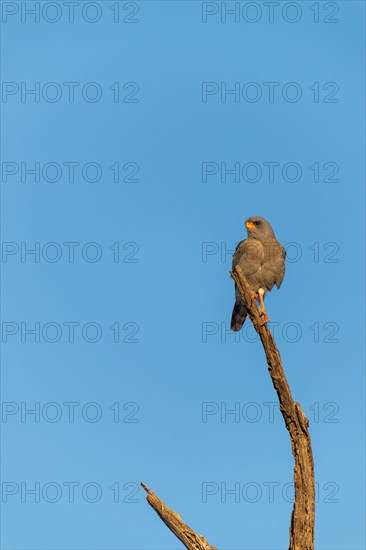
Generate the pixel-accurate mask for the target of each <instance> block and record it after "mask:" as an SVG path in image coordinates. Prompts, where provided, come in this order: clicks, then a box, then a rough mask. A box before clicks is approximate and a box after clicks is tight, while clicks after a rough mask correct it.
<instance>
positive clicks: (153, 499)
mask: <svg viewBox="0 0 366 550" xmlns="http://www.w3.org/2000/svg"><path fill="white" fill-rule="evenodd" d="M231 276H232V277H233V279H234V280H235V282H236V285H237V287H238V289H239V291H240V294H241V297H242V298H243V300H244V302H245V304H246V306H247V310H248V316H249V318H250V320H251V321H252V323H253V325H254V328H255V330H256V331H257V333H258V334H259V337H260V339H261V342H262V345H263V348H264V351H265V354H266V358H267V364H268V371H269V374H270V376H271V378H272V382H273V386H274V388H275V390H276V392H277V395H278V399H279V402H280V410H281V413H282V416H283V418H284V421H285V425H286V428H287V430H288V431H289V433H290V439H291V447H292V454H293V456H294V459H295V467H294V485H295V502H294V508H293V511H292V516H291V524H290V546H289V550H314V521H315V481H314V462H313V454H312V450H311V440H310V434H309V430H308V426H309V421H308V419H307V418H306V416H305V415H304V413H303V411H302V409H301V407H300V405H299V403H296V402H295V401H294V400H293V397H292V395H291V390H290V386H289V385H288V382H287V379H286V375H285V372H284V370H283V367H282V362H281V356H280V353H279V351H278V349H277V346H276V344H275V342H274V339H273V336H272V333H271V332H270V330H269V329H268V326H267V324H266V323H265V322H264V316H263V315H262V313H261V312H260V311H259V309H258V306H257V304H256V301H255V298H254V297H253V295H252V292H251V290H250V288H249V285H248V282H247V280H246V279H245V277H244V274H243V272H242V270H241V269H240V267H239V266H236V267H235V268H234V270H233V272H232V273H231ZM141 485H142V487H143V488H144V489H145V491H146V492H147V497H146V499H147V501H148V503H149V504H150V506H152V508H153V509H154V510H155V512H156V513H157V514H158V515H159V517H160V518H161V519H162V520H163V522H164V523H165V525H166V526H167V527H169V529H170V530H171V531H172V532H173V533H174V534H175V536H176V537H177V538H178V539H179V540H180V541H181V542H182V543H183V544H184V546H185V547H186V548H188V550H217V549H216V548H215V547H214V546H211V545H210V544H209V543H208V542H207V541H206V539H205V538H203V537H202V536H201V535H197V534H196V533H195V532H194V531H193V530H192V529H191V528H190V527H188V525H187V524H186V523H184V521H183V520H182V518H181V517H180V515H179V514H177V512H174V510H171V509H170V508H168V507H167V506H166V505H165V504H164V502H163V501H162V500H160V498H159V497H158V496H157V495H156V494H155V493H153V492H152V491H151V490H150V489H149V488H148V487H146V485H144V484H143V483H141Z"/></svg>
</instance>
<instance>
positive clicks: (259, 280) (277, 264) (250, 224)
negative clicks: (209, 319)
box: [231, 216, 286, 331]
mask: <svg viewBox="0 0 366 550" xmlns="http://www.w3.org/2000/svg"><path fill="white" fill-rule="evenodd" d="M244 225H245V227H246V229H247V232H248V238H247V239H245V240H243V241H241V242H240V243H239V244H238V245H237V247H236V249H235V252H234V255H233V264H232V265H233V269H234V268H235V266H237V265H238V266H239V267H240V268H241V269H242V271H243V273H244V276H245V278H246V279H247V281H248V284H249V287H250V289H251V291H252V296H253V298H256V299H258V300H259V302H260V305H261V310H262V316H263V320H264V322H265V323H267V322H268V321H269V320H270V319H269V317H268V315H267V312H266V308H265V306H264V295H265V294H266V292H268V291H270V290H271V289H272V288H273V286H274V285H276V286H277V288H280V286H281V284H282V281H283V278H284V276H285V257H286V251H285V249H284V248H283V246H282V245H281V244H280V243H279V242H278V241H277V239H276V236H275V234H274V231H273V229H272V226H271V224H270V223H269V222H268V221H267V220H266V219H265V218H262V217H261V216H252V217H250V218H248V219H247V220H246V221H245V224H244ZM246 317H247V308H246V305H245V302H244V301H243V299H242V297H241V294H240V292H239V289H238V288H237V286H236V285H235V304H234V308H233V313H232V317H231V330H233V331H238V330H240V329H241V328H242V326H243V325H244V322H245V319H246Z"/></svg>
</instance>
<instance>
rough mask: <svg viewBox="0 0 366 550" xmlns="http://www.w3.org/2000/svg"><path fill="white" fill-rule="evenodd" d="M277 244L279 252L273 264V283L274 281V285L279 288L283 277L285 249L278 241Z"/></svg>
mask: <svg viewBox="0 0 366 550" xmlns="http://www.w3.org/2000/svg"><path fill="white" fill-rule="evenodd" d="M278 245H279V247H280V248H279V253H278V255H277V256H276V261H275V264H276V279H275V283H276V287H277V288H280V286H281V285H282V281H283V278H284V276H285V269H286V267H285V258H286V250H285V249H284V248H283V246H281V245H280V243H278Z"/></svg>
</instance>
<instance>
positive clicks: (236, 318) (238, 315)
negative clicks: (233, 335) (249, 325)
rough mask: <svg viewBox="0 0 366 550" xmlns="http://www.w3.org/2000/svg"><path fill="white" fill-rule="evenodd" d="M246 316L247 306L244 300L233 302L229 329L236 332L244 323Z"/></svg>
mask: <svg viewBox="0 0 366 550" xmlns="http://www.w3.org/2000/svg"><path fill="white" fill-rule="evenodd" d="M246 317H247V308H246V306H245V304H244V302H242V301H241V302H235V305H234V309H233V314H232V316H231V327H230V328H231V330H234V331H235V332H237V331H238V330H240V329H241V327H242V326H243V325H244V323H245V319H246Z"/></svg>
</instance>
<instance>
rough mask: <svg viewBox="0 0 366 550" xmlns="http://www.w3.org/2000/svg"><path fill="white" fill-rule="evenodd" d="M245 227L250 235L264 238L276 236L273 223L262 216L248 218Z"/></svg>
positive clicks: (260, 238)
mask: <svg viewBox="0 0 366 550" xmlns="http://www.w3.org/2000/svg"><path fill="white" fill-rule="evenodd" d="M245 227H246V228H247V231H248V237H253V238H255V239H258V240H263V239H269V238H271V237H274V236H275V235H274V233H273V229H272V227H271V224H270V223H269V222H267V220H265V219H264V218H262V217H261V216H252V217H251V218H248V219H247V220H246V222H245Z"/></svg>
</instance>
